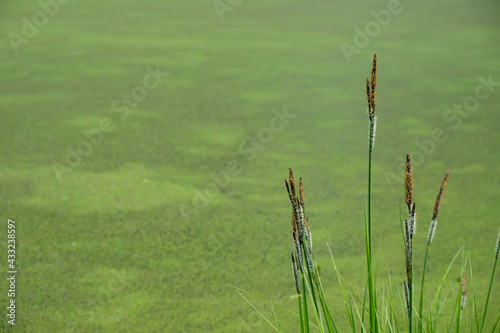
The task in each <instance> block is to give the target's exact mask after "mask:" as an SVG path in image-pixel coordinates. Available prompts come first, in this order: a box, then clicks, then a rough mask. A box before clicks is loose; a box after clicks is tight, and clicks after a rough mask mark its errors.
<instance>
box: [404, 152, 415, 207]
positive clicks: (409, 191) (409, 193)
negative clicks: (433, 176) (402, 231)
mask: <svg viewBox="0 0 500 333" xmlns="http://www.w3.org/2000/svg"><path fill="white" fill-rule="evenodd" d="M405 196H406V205H407V206H408V212H410V211H411V203H412V200H413V172H412V171H411V162H410V154H406V180H405Z"/></svg>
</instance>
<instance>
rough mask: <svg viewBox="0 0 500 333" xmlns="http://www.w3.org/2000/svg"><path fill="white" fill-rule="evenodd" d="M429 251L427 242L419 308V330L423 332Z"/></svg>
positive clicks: (420, 332)
mask: <svg viewBox="0 0 500 333" xmlns="http://www.w3.org/2000/svg"><path fill="white" fill-rule="evenodd" d="M428 253H429V244H427V248H426V249H425V259H424V271H423V272H422V285H421V286H420V306H419V309H418V316H419V320H418V332H419V333H422V325H423V322H422V320H423V317H422V315H423V305H424V280H425V269H426V267H427V254H428Z"/></svg>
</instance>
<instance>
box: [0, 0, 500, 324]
mask: <svg viewBox="0 0 500 333" xmlns="http://www.w3.org/2000/svg"><path fill="white" fill-rule="evenodd" d="M63 2H64V1H61V2H56V1H55V0H52V1H51V0H42V1H41V2H40V3H39V2H37V1H0V32H1V35H2V36H3V37H2V38H0V73H1V75H0V112H1V119H2V120H1V122H0V140H1V142H2V145H0V194H1V201H0V212H1V216H2V217H1V218H2V225H3V226H2V227H1V230H3V231H2V235H3V236H2V237H0V246H1V247H0V248H2V249H4V251H5V252H4V253H5V255H4V256H3V257H5V260H4V262H3V263H2V264H1V265H0V266H1V267H3V268H2V270H5V271H7V264H8V263H7V260H6V252H7V251H6V248H7V231H6V230H7V219H12V220H15V221H16V225H17V229H16V230H17V234H16V235H17V238H16V241H17V249H16V251H17V252H16V256H17V261H16V264H17V268H18V270H19V273H18V275H17V281H16V283H17V284H16V289H17V293H16V298H15V299H16V305H17V307H16V310H17V312H16V314H17V317H16V326H15V327H13V326H12V325H9V324H7V323H6V316H5V314H3V313H2V315H1V316H0V318H1V322H0V325H2V326H1V327H0V328H1V329H2V330H3V331H9V332H10V331H12V332H14V331H16V332H271V331H273V330H272V329H271V327H270V326H268V325H267V324H266V323H265V322H264V320H263V319H262V318H261V317H259V315H258V314H257V313H256V312H255V310H253V309H252V307H251V306H250V305H248V304H247V303H246V302H245V300H244V299H243V298H241V297H240V296H239V295H238V293H237V291H236V290H235V289H233V288H232V287H230V286H229V284H230V285H234V286H237V287H240V288H243V289H245V290H247V291H249V292H252V293H255V294H257V295H260V296H262V297H265V298H270V299H272V300H274V301H275V302H277V303H278V304H280V305H282V306H284V307H286V308H288V309H290V310H292V311H294V312H297V309H296V300H295V299H294V297H293V295H294V294H295V292H294V282H293V275H292V272H291V269H290V251H291V249H292V238H291V228H290V222H289V220H290V208H289V202H288V197H287V194H286V190H285V187H284V184H283V179H284V178H285V177H287V174H288V168H289V167H292V168H293V169H294V171H295V175H296V177H297V178H298V177H303V178H304V183H305V189H306V200H307V212H308V215H309V218H310V224H311V230H312V234H313V239H314V244H315V256H316V259H317V260H318V262H319V264H320V265H321V268H322V275H323V282H324V286H325V289H326V292H327V296H328V300H329V303H330V305H331V307H332V308H333V310H334V311H333V317H334V318H335V319H336V320H338V323H339V324H338V326H339V327H340V328H342V327H344V326H343V325H347V321H346V318H345V310H344V305H343V302H342V299H341V298H340V297H341V296H340V290H339V287H338V284H337V282H336V281H337V280H336V275H335V273H334V270H333V268H332V265H331V263H330V261H329V253H328V251H327V247H326V244H327V242H328V244H329V245H330V247H331V248H332V251H333V254H334V256H335V259H336V261H337V265H338V267H339V270H340V271H341V273H342V274H343V275H344V277H345V278H346V280H347V281H349V282H350V283H351V284H352V286H353V287H354V288H357V289H358V290H359V291H360V292H362V290H363V288H364V281H365V276H366V273H365V270H366V263H365V259H364V238H363V237H364V236H363V223H364V210H363V209H364V208H363V207H364V198H365V193H366V171H367V170H366V169H367V159H366V157H367V154H366V152H367V140H368V138H367V131H368V116H367V113H366V98H365V81H364V80H365V78H366V77H367V76H368V75H369V73H370V70H371V61H372V57H373V54H374V53H377V56H378V59H379V76H378V93H377V113H378V129H377V138H376V145H375V150H374V157H373V163H374V169H373V186H374V189H373V192H372V195H373V221H374V222H373V223H374V226H373V228H374V248H375V249H377V256H376V260H377V262H378V279H379V285H380V286H381V287H382V286H383V285H384V284H385V283H386V282H388V281H389V279H388V276H389V275H390V276H391V277H392V279H393V280H392V281H393V283H394V284H395V285H396V286H395V287H394V288H395V289H394V290H397V288H398V289H399V292H401V288H400V287H401V286H402V281H403V280H404V279H405V268H404V255H403V247H402V239H401V234H400V227H399V214H400V213H399V212H400V207H402V203H403V200H404V192H403V178H402V177H403V172H402V165H403V164H402V160H403V158H404V156H405V155H406V152H410V153H411V154H412V156H413V172H414V182H415V201H416V203H417V211H418V212H419V227H418V231H417V235H416V236H415V240H414V244H415V245H414V252H415V254H414V260H415V262H417V263H421V262H422V260H423V254H424V246H425V243H426V236H427V230H428V226H429V223H430V216H431V214H432V206H433V202H434V199H435V197H436V195H437V192H438V189H439V185H440V182H441V179H442V177H443V175H444V172H445V170H446V169H447V168H450V169H451V176H450V180H449V184H448V188H447V192H446V194H445V197H444V201H443V204H442V206H441V211H440V217H439V224H438V227H437V231H436V236H435V238H434V242H433V244H432V246H431V249H430V254H429V255H430V258H429V263H428V271H427V274H428V275H427V281H428V284H427V287H428V289H426V297H427V299H430V298H431V297H432V296H433V295H434V293H435V292H436V290H437V287H438V283H439V281H440V280H441V278H442V276H443V274H444V272H445V269H446V267H447V265H448V264H449V263H450V261H451V260H452V258H453V256H454V255H455V253H456V252H457V251H458V250H459V249H460V247H461V246H465V248H466V249H467V250H468V249H470V254H471V258H472V263H473V272H474V276H473V281H474V288H475V290H476V293H477V298H478V301H481V302H480V303H479V305H478V306H479V308H480V309H482V306H483V304H484V295H485V288H486V286H487V284H488V282H489V277H490V274H491V269H492V263H493V259H494V252H493V250H494V246H495V241H496V237H497V232H498V230H499V227H500V221H499V220H498V216H499V215H500V208H499V206H498V201H499V198H500V197H499V194H500V186H499V185H500V184H499V183H500V177H499V176H498V175H499V171H500V167H499V165H500V154H499V153H498V152H499V150H500V143H499V142H500V134H499V129H500V128H499V127H500V125H499V124H500V122H499V120H500V113H499V112H498V107H499V105H500V62H499V56H500V29H499V28H500V20H499V19H498V18H499V13H500V3H499V2H498V1H459V2H457V1H401V2H396V1H354V2H352V1H282V0H277V1H267V0H266V1H264V0H262V1H248V0H242V1H235V0H233V1H229V0H221V1H215V2H213V1H189V2H188V1H180V0H170V1H148V2H136V1H127V0H125V1H115V0H105V1H103V0H101V1H96V0H89V1H66V3H63ZM151 73H155V74H154V75H152V74H151ZM167 73H168V74H167ZM481 78H483V79H481ZM481 80H486V81H488V80H490V81H492V82H493V83H490V84H489V85H488V86H484V84H482V83H481V82H482V81H481ZM478 87H480V88H478ZM477 89H479V93H480V94H482V95H481V96H482V97H481V98H477V97H475V96H476V94H477ZM467 108H468V109H467ZM468 110H470V111H468ZM285 113H286V114H288V115H289V116H288V118H287V117H285V116H283V115H284V114H285ZM277 114H279V115H281V118H279V117H278V118H277ZM283 119H284V120H283ZM436 130H437V131H438V133H439V135H440V136H439V139H438V140H436V139H435V138H434V139H433V133H434V136H435V131H436ZM459 260H460V258H459ZM415 270H416V274H417V276H419V274H421V265H420V264H416V267H415ZM459 271H460V267H459V266H458V265H455V266H453V269H452V271H451V273H450V276H449V277H448V279H447V280H446V283H445V285H446V286H448V284H449V285H450V286H451V287H452V288H454V289H453V290H455V291H456V290H457V289H456V288H455V286H458V283H459V282H458V281H459V279H460V273H459ZM5 274H6V273H5ZM468 278H469V280H471V277H470V276H468ZM0 288H1V289H0V300H1V302H2V303H1V306H0V308H2V309H4V310H2V311H3V312H5V313H6V311H7V310H6V309H5V307H6V306H7V302H8V301H9V300H8V298H7V290H8V285H7V281H6V280H5V279H2V282H1V283H0ZM469 289H470V288H469ZM416 290H417V291H418V290H419V289H418V288H417V287H416ZM492 293H493V294H492V299H491V301H490V310H489V312H490V316H489V317H488V320H487V327H490V328H491V327H492V326H493V323H494V318H496V315H497V314H498V313H499V312H500V299H499V296H500V275H499V274H497V275H496V277H495V280H494V288H493V291H492ZM249 299H250V300H251V301H252V302H255V305H256V306H257V307H259V309H260V310H261V311H262V313H264V314H265V315H266V316H268V317H269V318H271V319H272V320H273V321H275V319H274V313H273V311H272V307H271V306H269V304H266V303H265V302H261V301H259V300H258V299H255V298H251V297H250V298H249ZM471 304H472V302H471V303H470V304H469V306H468V307H467V308H466V309H465V310H464V311H465V315H464V316H465V317H466V318H469V317H470V315H471V313H472V307H471ZM275 310H276V318H277V322H278V324H279V328H280V330H281V331H283V332H297V331H298V330H299V327H298V319H297V318H296V317H294V316H293V315H291V314H290V313H288V312H286V311H283V310H281V309H279V308H276V309H275ZM450 311H451V303H450V304H448V307H446V308H445V315H443V317H442V318H441V322H442V324H443V325H446V323H447V320H448V318H449V313H450ZM402 316H403V309H402V308H401V318H402ZM471 324H472V323H471V322H470V321H468V320H467V319H464V324H463V325H464V326H463V327H466V326H469V327H470V325H471Z"/></svg>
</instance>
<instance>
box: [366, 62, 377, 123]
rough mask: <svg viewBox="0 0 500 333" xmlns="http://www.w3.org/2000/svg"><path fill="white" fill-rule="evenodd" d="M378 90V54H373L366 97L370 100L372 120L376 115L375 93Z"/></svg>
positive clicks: (369, 112) (369, 107) (369, 106)
mask: <svg viewBox="0 0 500 333" xmlns="http://www.w3.org/2000/svg"><path fill="white" fill-rule="evenodd" d="M376 91H377V55H376V54H375V55H373V64H372V72H371V76H370V80H368V78H367V79H366V98H367V100H368V116H369V117H370V121H372V120H373V117H375V109H376V104H375V93H376Z"/></svg>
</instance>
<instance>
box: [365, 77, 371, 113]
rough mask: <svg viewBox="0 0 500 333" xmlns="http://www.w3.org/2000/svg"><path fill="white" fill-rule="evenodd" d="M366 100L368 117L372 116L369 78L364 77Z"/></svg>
mask: <svg viewBox="0 0 500 333" xmlns="http://www.w3.org/2000/svg"><path fill="white" fill-rule="evenodd" d="M366 100H367V102H368V115H369V116H370V119H371V117H372V103H371V93H370V80H368V78H366Z"/></svg>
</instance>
